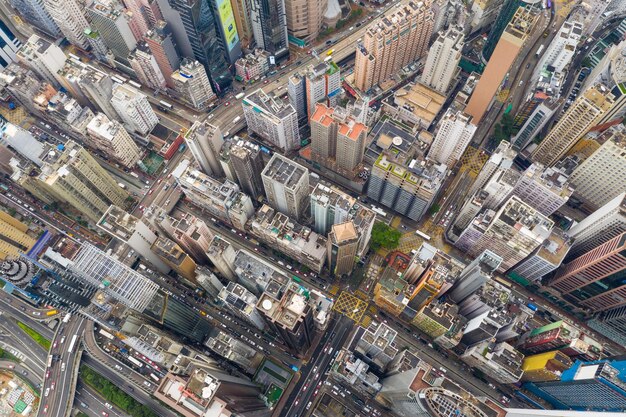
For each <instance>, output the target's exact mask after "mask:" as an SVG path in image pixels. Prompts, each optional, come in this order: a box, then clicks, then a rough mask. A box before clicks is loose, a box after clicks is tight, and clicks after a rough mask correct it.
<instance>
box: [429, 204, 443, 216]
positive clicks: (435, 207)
mask: <svg viewBox="0 0 626 417" xmlns="http://www.w3.org/2000/svg"><path fill="white" fill-rule="evenodd" d="M439 210H441V206H440V205H439V204H437V203H435V204H433V205H432V206H430V214H435V213H439Z"/></svg>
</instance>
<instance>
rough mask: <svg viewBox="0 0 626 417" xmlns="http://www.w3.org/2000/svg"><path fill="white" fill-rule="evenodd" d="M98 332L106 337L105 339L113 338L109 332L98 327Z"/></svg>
mask: <svg viewBox="0 0 626 417" xmlns="http://www.w3.org/2000/svg"><path fill="white" fill-rule="evenodd" d="M98 333H100V334H101V335H102V336H104V337H106V338H107V339H110V340H113V339H115V338H114V337H113V335H112V334H111V333H109V332H107V331H106V330H104V329H100V331H99V332H98Z"/></svg>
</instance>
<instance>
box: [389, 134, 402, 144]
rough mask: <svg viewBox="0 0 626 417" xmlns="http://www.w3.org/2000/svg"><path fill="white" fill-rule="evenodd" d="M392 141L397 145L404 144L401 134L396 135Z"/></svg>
mask: <svg viewBox="0 0 626 417" xmlns="http://www.w3.org/2000/svg"><path fill="white" fill-rule="evenodd" d="M391 143H393V144H394V145H395V146H400V145H402V138H401V137H400V136H395V137H394V138H393V140H392V141H391Z"/></svg>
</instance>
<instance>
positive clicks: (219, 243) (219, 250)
mask: <svg viewBox="0 0 626 417" xmlns="http://www.w3.org/2000/svg"><path fill="white" fill-rule="evenodd" d="M236 255H237V253H236V252H235V248H233V246H232V245H231V244H230V242H228V241H226V240H224V239H222V238H221V237H220V236H219V235H218V236H215V237H214V238H213V240H212V241H211V245H210V246H209V249H208V250H207V256H208V257H209V260H210V261H211V262H212V263H213V265H214V266H215V268H216V269H217V271H218V272H219V273H220V275H222V276H223V277H224V278H226V279H228V280H230V281H235V280H236V279H237V276H236V275H235V256H236Z"/></svg>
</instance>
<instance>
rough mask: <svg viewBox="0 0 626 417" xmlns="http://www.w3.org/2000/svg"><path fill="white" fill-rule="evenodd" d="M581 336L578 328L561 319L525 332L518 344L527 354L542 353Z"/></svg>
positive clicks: (560, 347) (558, 347) (565, 344)
mask: <svg viewBox="0 0 626 417" xmlns="http://www.w3.org/2000/svg"><path fill="white" fill-rule="evenodd" d="M579 336H580V331H579V330H578V329H577V328H575V327H574V326H572V325H570V324H568V323H566V322H564V321H563V320H559V321H555V322H553V323H549V324H546V325H545V326H541V327H537V328H535V329H532V330H529V331H528V332H526V333H524V334H523V335H522V337H521V338H520V340H519V343H518V345H517V346H518V347H519V348H520V350H522V351H523V352H524V353H527V354H528V353H542V352H548V351H552V350H555V349H562V348H564V347H566V346H568V345H569V344H570V343H571V342H572V341H573V340H576V339H577V338H578V337H579Z"/></svg>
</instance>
